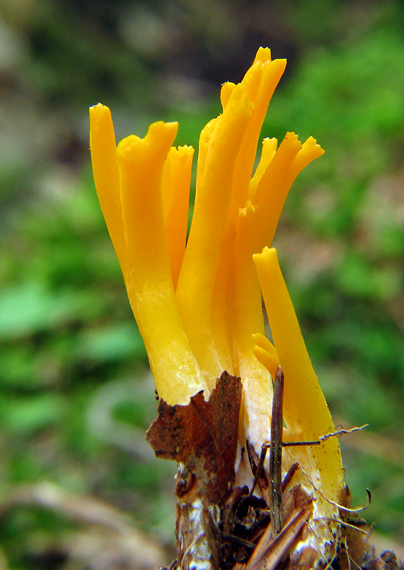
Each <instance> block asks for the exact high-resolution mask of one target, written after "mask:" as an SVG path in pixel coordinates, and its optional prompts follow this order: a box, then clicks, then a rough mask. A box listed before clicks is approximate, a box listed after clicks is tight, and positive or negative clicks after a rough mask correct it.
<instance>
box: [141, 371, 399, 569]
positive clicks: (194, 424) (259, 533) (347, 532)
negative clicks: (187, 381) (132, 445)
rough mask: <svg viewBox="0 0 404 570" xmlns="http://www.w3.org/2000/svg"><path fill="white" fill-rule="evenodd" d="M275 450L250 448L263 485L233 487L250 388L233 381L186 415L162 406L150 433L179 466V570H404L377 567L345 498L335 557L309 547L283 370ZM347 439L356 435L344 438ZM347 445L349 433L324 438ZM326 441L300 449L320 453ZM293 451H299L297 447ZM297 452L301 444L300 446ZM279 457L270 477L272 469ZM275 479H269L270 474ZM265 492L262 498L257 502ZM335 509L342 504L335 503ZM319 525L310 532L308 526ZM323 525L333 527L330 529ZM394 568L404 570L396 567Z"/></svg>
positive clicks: (308, 499)
mask: <svg viewBox="0 0 404 570" xmlns="http://www.w3.org/2000/svg"><path fill="white" fill-rule="evenodd" d="M274 388H275V390H274V401H273V407H272V418H271V419H272V422H271V441H270V442H268V444H265V445H264V446H263V448H262V452H261V456H260V457H258V455H257V453H256V451H255V449H254V448H253V446H252V445H250V444H249V442H248V441H247V442H246V449H247V453H248V459H249V462H250V466H251V471H252V474H253V476H254V485H253V486H252V488H251V489H249V488H248V487H247V486H244V487H234V482H235V461H236V455H237V438H238V420H239V414H240V404H241V391H242V387H241V381H240V379H239V378H236V377H234V376H231V375H229V374H228V373H227V372H224V373H223V374H222V375H221V377H220V379H219V380H218V381H217V385H216V388H215V390H214V391H213V392H212V394H211V396H210V398H209V399H208V400H205V398H204V394H203V393H202V392H200V393H198V394H196V395H195V396H193V397H192V398H191V400H190V403H189V404H188V405H187V406H179V405H176V406H169V405H167V404H166V403H165V402H164V401H161V400H160V402H159V416H158V418H157V420H155V422H153V424H152V425H151V427H150V428H149V430H148V432H147V440H148V441H149V443H151V445H152V447H153V449H154V451H155V453H156V455H157V456H158V457H163V458H166V459H173V460H175V461H177V464H178V474H177V484H176V495H177V497H178V505H177V523H176V535H177V560H176V561H175V562H174V563H173V565H172V566H171V568H172V569H173V570H177V569H178V570H191V569H192V570H295V569H299V570H311V569H313V568H316V569H318V570H325V569H326V568H327V569H328V568H330V567H331V564H332V568H333V570H350V569H351V568H352V567H357V568H363V569H365V568H366V570H404V568H402V566H400V563H399V562H398V561H396V563H394V557H391V558H389V561H390V562H387V561H386V560H384V559H383V558H376V557H375V556H374V553H373V551H372V549H371V548H370V547H369V545H368V543H367V540H366V538H367V535H360V533H361V532H363V531H362V529H361V528H360V527H361V525H362V522H361V519H358V518H355V517H357V514H356V511H357V510H358V509H349V508H347V507H349V505H350V496H349V493H348V491H347V490H346V491H345V494H344V496H343V497H341V509H340V519H338V520H337V519H332V524H333V525H334V527H335V525H337V527H338V529H339V531H338V533H336V534H335V544H334V551H333V552H330V555H329V559H328V560H324V559H321V557H320V555H319V553H318V552H317V550H315V549H314V548H313V547H312V546H310V541H309V540H308V538H309V537H310V533H313V532H314V531H313V528H311V527H312V517H313V506H314V499H313V496H312V495H311V494H309V493H308V492H306V491H305V490H304V489H303V488H302V487H301V486H300V485H294V484H293V480H294V474H295V473H296V471H297V470H298V469H300V466H299V464H298V463H294V464H293V465H292V466H291V467H290V468H289V471H288V473H287V474H286V476H285V477H284V478H283V480H282V445H283V441H282V428H283V414H282V394H283V374H282V371H281V370H280V369H279V370H278V373H277V377H276V381H275V386H274ZM340 431H341V433H342V432H343V433H348V431H349V430H340ZM336 435H340V432H335V433H333V434H326V436H325V437H327V438H328V437H333V436H336ZM319 443H320V441H319V440H318V441H313V442H297V445H315V444H319ZM289 445H290V444H289ZM295 445H296V444H295ZM268 448H269V449H270V461H269V469H268V472H265V469H264V467H263V465H264V461H265V454H266V451H267V449H268ZM267 473H268V474H267ZM256 485H257V486H258V488H259V491H260V494H261V497H258V496H256V495H254V494H253V491H254V488H255V486H256ZM335 505H336V506H339V505H337V503H335ZM309 523H310V524H309ZM324 524H328V523H327V520H326V519H324ZM394 564H395V565H394Z"/></svg>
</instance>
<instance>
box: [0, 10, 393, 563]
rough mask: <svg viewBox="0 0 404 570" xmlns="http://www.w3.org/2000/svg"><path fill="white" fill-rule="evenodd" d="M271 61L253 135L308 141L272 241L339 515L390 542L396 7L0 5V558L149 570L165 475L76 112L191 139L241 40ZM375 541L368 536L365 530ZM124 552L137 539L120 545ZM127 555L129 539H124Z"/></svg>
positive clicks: (163, 511) (166, 489)
mask: <svg viewBox="0 0 404 570" xmlns="http://www.w3.org/2000/svg"><path fill="white" fill-rule="evenodd" d="M261 45H263V46H269V47H271V48H272V51H273V56H274V57H287V58H288V61H289V63H288V67H287V71H286V74H285V76H284V78H283V79H282V81H281V84H280V87H279V88H278V90H277V92H276V94H275V96H274V99H273V101H272V103H271V106H270V110H269V113H268V116H267V119H266V123H265V125H264V129H263V133H262V135H263V136H277V137H278V139H282V138H283V136H284V134H285V132H286V131H287V130H294V131H296V132H297V133H298V134H299V135H300V137H301V138H302V139H303V140H304V139H305V138H307V137H308V136H310V135H313V136H315V137H316V138H317V139H318V141H319V142H320V143H321V145H322V146H323V148H325V149H326V154H325V156H324V157H322V158H321V159H320V160H318V161H316V162H315V163H314V164H313V165H311V166H310V167H309V168H307V169H306V172H304V173H303V174H302V175H301V176H300V178H299V180H298V181H297V183H296V184H295V185H294V188H293V190H292V192H291V195H290V197H289V198H288V201H287V205H286V209H285V212H284V215H283V218H282V222H281V225H280V228H279V231H278V233H277V235H276V239H275V245H276V246H277V247H278V251H279V256H280V260H281V264H282V267H283V269H284V273H285V275H286V278H287V282H288V284H289V288H290V292H291V295H292V298H293V300H294V303H295V306H296V310H297V313H298V316H299V319H300V322H301V326H302V329H303V334H304V336H305V339H306V342H307V344H308V348H309V352H310V355H311V358H312V360H313V363H314V366H315V369H316V371H317V373H318V375H319V378H320V382H321V384H322V386H323V388H324V391H325V394H326V397H327V399H328V402H329V405H330V408H331V410H332V413H333V415H334V417H335V421H336V423H337V424H339V423H343V424H344V426H345V427H350V426H352V425H361V424H363V423H369V424H370V427H369V428H368V430H367V431H365V432H361V433H360V434H359V435H357V436H347V437H345V438H343V439H342V440H341V444H342V446H343V455H344V463H345V467H346V479H347V482H348V484H349V485H350V487H351V490H352V493H353V496H354V503H355V504H356V505H358V504H361V503H363V502H365V500H366V496H365V488H366V487H368V488H370V489H371V491H372V494H373V501H372V504H371V506H370V507H369V508H368V510H367V512H366V514H365V516H366V518H367V520H368V522H372V521H374V523H375V531H376V533H377V536H376V534H375V540H376V541H377V542H378V543H379V542H380V544H381V547H382V548H383V547H389V546H390V544H391V543H390V542H389V540H390V541H394V544H395V548H397V551H398V553H399V552H400V553H402V551H400V544H402V543H404V414H403V407H404V6H403V3H402V2H400V1H398V0H374V1H349V0H345V1H342V0H340V1H337V0H307V1H304V2H303V1H292V0H284V1H281V0H278V1H265V0H236V1H232V0H206V1H203V0H168V1H166V2H164V1H163V0H144V1H133V0H132V1H131V0H120V1H118V0H102V1H100V2H90V1H86V0H75V1H73V0H8V1H7V0H0V148H1V152H0V216H1V226H0V228H1V229H0V282H1V289H0V545H1V546H0V568H4V569H7V568H13V569H17V570H19V569H21V570H22V569H24V570H25V569H32V570H34V569H55V570H56V569H63V570H78V569H82V570H84V569H87V570H88V569H93V568H94V569H97V570H103V569H104V568H105V569H107V568H108V570H115V569H122V570H124V569H129V570H131V569H134V568H145V569H147V568H157V567H158V563H159V562H168V561H169V560H170V558H171V556H172V554H173V543H174V536H173V526H174V518H175V511H174V509H175V507H174V505H175V501H174V497H173V487H174V482H173V476H174V472H175V466H174V465H171V464H170V463H168V462H164V461H161V460H160V461H158V460H157V459H155V458H154V456H153V454H152V452H151V449H149V447H148V446H147V444H146V443H145V442H144V433H145V429H146V428H147V426H148V425H149V423H150V422H151V420H152V419H153V418H154V416H155V413H156V402H155V395H154V391H153V383H152V380H151V378H150V374H149V372H148V368H147V358H146V354H145V351H144V348H143V345H142V341H141V339H140V337H139V334H138V331H137V328H136V325H135V322H134V319H133V317H132V314H131V311H130V308H129V303H128V300H127V297H126V292H125V289H124V285H123V281H122V277H121V273H120V269H119V266H118V262H117V260H116V257H115V253H114V251H113V249H112V246H111V243H110V240H109V237H108V234H107V231H106V228H105V225H104V222H103V218H102V215H101V212H100V209H99V206H98V203H97V199H96V195H95V190H94V185H93V181H92V174H91V170H90V157H89V152H88V112H87V108H88V107H89V106H90V105H92V104H95V103H97V102H98V101H102V102H103V103H104V104H107V105H109V106H110V107H111V108H112V112H113V117H114V123H115V128H116V133H117V138H118V139H120V138H122V137H123V136H126V135H128V134H130V133H136V134H139V135H141V136H144V134H145V132H146V128H147V125H148V124H149V123H150V122H151V121H153V120H156V119H170V120H179V121H180V129H179V134H178V137H177V142H178V144H185V143H186V144H192V145H193V146H194V147H196V148H197V143H198V134H199V131H200V129H201V127H202V126H203V125H204V124H205V123H206V122H207V121H208V120H209V119H210V118H211V117H213V116H215V115H217V114H218V112H219V104H218V99H219V97H218V95H219V88H220V84H221V83H222V82H224V81H225V80H232V81H238V80H240V79H241V77H242V75H243V73H244V72H245V71H246V69H247V68H248V66H249V65H250V64H251V62H252V60H253V57H254V55H255V52H256V50H257V48H258V47H259V46H261ZM379 535H380V536H381V537H384V538H380V536H379ZM139 541H140V542H139ZM139 545H140V546H139Z"/></svg>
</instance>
